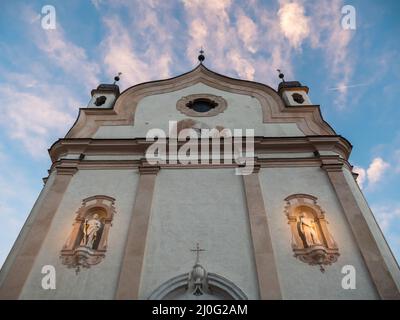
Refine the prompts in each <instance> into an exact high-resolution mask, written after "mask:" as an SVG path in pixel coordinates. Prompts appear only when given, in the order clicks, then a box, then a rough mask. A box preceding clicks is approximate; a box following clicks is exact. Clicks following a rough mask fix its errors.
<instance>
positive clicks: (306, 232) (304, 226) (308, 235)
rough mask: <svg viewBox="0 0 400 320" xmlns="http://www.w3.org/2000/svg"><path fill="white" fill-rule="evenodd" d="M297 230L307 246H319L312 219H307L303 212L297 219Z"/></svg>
mask: <svg viewBox="0 0 400 320" xmlns="http://www.w3.org/2000/svg"><path fill="white" fill-rule="evenodd" d="M299 227H300V228H299V229H300V232H301V233H302V235H303V236H304V238H305V240H306V243H307V246H313V245H319V244H321V242H320V240H319V238H318V233H317V230H316V225H315V222H314V219H310V218H307V215H306V214H305V212H302V213H301V215H300V219H299Z"/></svg>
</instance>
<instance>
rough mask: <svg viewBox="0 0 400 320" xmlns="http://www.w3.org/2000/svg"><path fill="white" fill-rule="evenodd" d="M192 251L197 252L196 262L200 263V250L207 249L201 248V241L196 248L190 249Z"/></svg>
mask: <svg viewBox="0 0 400 320" xmlns="http://www.w3.org/2000/svg"><path fill="white" fill-rule="evenodd" d="M190 251H192V252H196V264H198V263H199V260H200V252H201V251H206V250H205V249H200V246H199V243H196V249H190Z"/></svg>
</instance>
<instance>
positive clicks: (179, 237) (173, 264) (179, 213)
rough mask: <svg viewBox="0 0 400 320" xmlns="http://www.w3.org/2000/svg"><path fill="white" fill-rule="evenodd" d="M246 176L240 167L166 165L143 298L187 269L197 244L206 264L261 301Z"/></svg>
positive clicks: (153, 221)
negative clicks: (176, 167)
mask: <svg viewBox="0 0 400 320" xmlns="http://www.w3.org/2000/svg"><path fill="white" fill-rule="evenodd" d="M245 201H246V200H245V195H244V189H243V180H242V177H241V176H237V175H235V171H234V169H197V170H196V169H185V170H173V169H169V170H167V169H165V170H164V169H162V170H161V171H160V172H159V173H158V176H157V183H156V189H155V195H154V201H153V208H152V214H151V220H150V228H149V231H148V235H147V241H148V242H147V246H146V255H145V260H144V263H145V264H144V267H143V275H142V279H141V281H142V284H141V288H140V294H139V298H141V299H147V298H148V297H149V295H150V294H151V293H152V292H153V291H154V290H155V289H156V288H157V287H159V286H160V285H161V284H163V283H164V282H166V281H167V280H169V279H171V278H172V277H175V276H178V275H181V274H183V273H187V272H189V271H190V270H191V269H192V266H193V264H194V262H195V254H194V253H193V252H190V249H193V248H195V246H196V242H199V243H200V246H201V247H202V248H204V249H206V250H207V251H206V252H204V253H201V256H200V263H201V264H202V265H203V267H204V268H205V269H206V270H207V271H208V272H212V273H217V274H218V275H220V276H222V277H225V278H227V279H228V280H230V281H232V282H233V283H235V284H236V285H237V286H238V287H239V288H240V289H241V290H243V292H244V293H245V294H246V295H247V296H248V298H249V299H258V298H259V296H258V284H257V278H256V271H255V263H254V255H253V249H252V242H251V235H250V228H249V221H248V214H247V208H246V202H245Z"/></svg>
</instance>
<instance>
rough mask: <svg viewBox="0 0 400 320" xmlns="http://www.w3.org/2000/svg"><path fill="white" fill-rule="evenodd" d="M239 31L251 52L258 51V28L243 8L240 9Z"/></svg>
mask: <svg viewBox="0 0 400 320" xmlns="http://www.w3.org/2000/svg"><path fill="white" fill-rule="evenodd" d="M236 24H237V32H238V36H239V38H240V39H241V40H242V41H243V44H244V46H245V48H246V49H247V50H248V51H250V52H251V53H256V52H257V41H258V30H257V25H256V24H255V23H254V21H253V20H252V19H251V18H250V17H248V16H246V15H245V14H244V12H243V10H238V14H237V22H236Z"/></svg>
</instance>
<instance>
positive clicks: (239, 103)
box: [0, 57, 400, 300]
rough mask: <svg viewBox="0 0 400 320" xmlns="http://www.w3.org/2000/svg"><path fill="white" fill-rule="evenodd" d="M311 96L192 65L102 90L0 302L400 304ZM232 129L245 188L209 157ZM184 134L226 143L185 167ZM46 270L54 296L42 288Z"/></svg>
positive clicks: (385, 254)
mask: <svg viewBox="0 0 400 320" xmlns="http://www.w3.org/2000/svg"><path fill="white" fill-rule="evenodd" d="M203 59H204V57H203ZM203 59H200V60H201V61H202V60H203ZM308 90H309V89H308V88H307V87H306V86H303V85H302V84H300V83H299V82H297V81H290V82H286V81H282V83H280V85H279V88H278V90H275V89H273V88H271V87H269V86H267V85H264V84H261V83H257V82H251V81H244V80H239V79H233V78H229V77H226V76H223V75H220V74H218V73H216V72H213V71H211V70H209V69H207V68H206V67H205V66H204V65H203V63H202V62H201V63H200V64H199V65H198V66H197V67H196V68H195V69H193V70H192V71H190V72H188V73H185V74H182V75H180V76H177V77H175V78H171V79H167V80H160V81H153V82H147V83H142V84H138V85H135V86H132V87H130V88H128V89H126V90H125V91H124V92H122V93H120V91H119V87H118V85H116V84H115V83H114V84H101V85H99V86H98V88H97V89H94V90H92V98H91V100H90V102H89V104H88V106H87V107H86V108H81V109H80V112H79V116H78V118H77V120H76V122H75V123H74V125H73V126H72V128H71V129H70V130H69V132H68V133H67V135H66V136H65V137H64V138H62V139H59V140H58V141H56V142H55V143H54V144H53V145H52V146H51V147H50V149H49V154H50V157H51V161H52V165H51V168H50V170H49V176H48V177H47V178H45V179H44V181H45V184H44V187H43V190H42V192H41V193H40V195H39V197H38V199H37V201H36V203H35V205H34V207H33V209H32V211H31V213H30V215H29V217H28V219H27V221H26V222H25V225H24V226H23V228H22V230H21V232H20V234H19V236H18V238H17V240H16V242H15V244H14V246H13V248H12V250H11V252H10V254H9V256H8V258H7V260H6V262H5V263H4V265H3V267H2V270H1V273H0V298H1V299H230V300H232V299H234V300H235V299H236V300H245V299H398V298H399V297H400V293H399V288H400V271H399V267H398V264H397V262H396V260H395V258H394V256H393V254H392V252H391V250H390V248H389V247H388V245H387V243H386V240H385V238H384V236H383V234H382V232H381V230H380V229H379V226H378V225H377V223H376V221H375V218H374V216H373V213H372V212H371V210H370V208H369V206H368V204H367V202H366V200H365V198H364V196H363V194H362V192H361V190H360V188H359V187H358V185H357V182H356V181H355V178H356V174H354V173H353V172H352V166H351V164H350V163H349V161H348V159H349V156H350V152H351V149H352V146H351V144H350V142H349V141H347V140H346V139H345V138H344V137H342V136H340V135H338V134H337V133H336V132H335V131H334V130H333V129H332V127H331V126H329V124H328V123H327V122H325V121H324V119H323V118H322V116H321V112H320V109H319V106H318V105H314V104H312V103H311V101H310V98H309V96H308ZM171 123H172V126H171ZM155 128H157V130H158V132H165V133H166V136H165V137H164V140H163V141H164V142H166V143H167V144H169V145H168V146H167V147H166V148H164V149H162V148H161V149H160V150H163V151H164V154H163V156H165V157H164V158H163V161H161V160H160V159H161V157H160V159H158V160H157V159H155V158H157V155H159V156H160V154H161V153H155V157H154V158H152V159H150V158H149V157H148V156H147V155H148V153H147V151H148V150H149V148H151V147H152V146H154V140H153V142H152V141H149V139H147V138H146V137H148V133H149V130H151V129H155ZM235 129H239V130H240V129H241V130H242V131H243V132H245V130H246V129H252V130H253V132H254V135H253V137H252V139H249V140H248V141H246V143H244V142H243V143H242V142H239V149H241V148H243V150H242V151H243V154H244V156H243V158H242V160H243V159H244V160H246V161H248V163H250V164H251V170H250V171H249V172H242V173H241V174H240V170H238V169H243V166H244V165H243V164H246V162H241V163H238V162H235V161H230V162H229V161H213V160H220V158H221V157H222V153H217V157H215V153H213V152H211V151H210V150H211V149H212V148H213V147H216V148H217V149H219V150H220V149H221V148H222V145H223V144H224V141H225V140H224V139H225V138H226V139H227V140H228V141H229V137H230V138H231V140H232V136H230V135H229V132H233V131H234V130H235ZM185 130H186V132H187V131H188V130H189V131H190V130H192V131H194V132H196V133H199V134H201V133H202V132H204V131H206V130H213V131H214V132H217V133H224V134H226V135H225V136H224V134H222V135H221V136H219V137H217V139H214V140H213V143H211V145H210V146H209V145H207V150H209V151H210V154H212V155H213V157H214V158H213V159H206V160H205V161H201V162H195V161H193V162H191V161H189V162H186V163H181V162H180V161H177V159H176V150H180V148H184V145H185V143H188V141H189V142H190V141H192V142H193V141H194V142H193V145H194V144H195V142H198V141H200V140H198V139H191V138H190V137H188V136H185V135H184V136H185V137H184V139H179V137H180V134H181V133H185ZM227 132H228V133H227ZM176 136H178V139H174V138H176ZM211 140H212V139H211V138H210V139H205V140H202V141H203V142H204V141H205V142H208V141H211ZM160 141H161V139H160ZM174 141H175V146H174V147H175V149H174V147H173V146H172V145H173V142H174ZM203 142H202V143H203ZM189 149H190V148H189ZM250 149H252V150H250ZM160 150H158V151H160ZM174 150H175V151H174ZM191 150H193V149H191ZM212 150H215V149H212ZM247 151H249V153H247ZM185 154H186V151H185ZM174 156H175V158H174ZM178 160H179V159H178ZM46 266H51V267H54V272H55V280H56V282H55V283H56V287H55V288H53V289H44V288H43V287H42V281H43V278H44V277H45V276H46V274H44V273H43V270H44V269H43V268H44V267H46ZM344 270H350V271H349V272H350V273H352V274H351V275H350V274H346V272H343V271H344ZM346 276H354V277H355V278H354V279H352V280H351V281H353V280H354V284H355V287H352V288H346V287H345V286H344V285H343V281H345V280H344V278H345V277H346Z"/></svg>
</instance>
